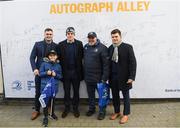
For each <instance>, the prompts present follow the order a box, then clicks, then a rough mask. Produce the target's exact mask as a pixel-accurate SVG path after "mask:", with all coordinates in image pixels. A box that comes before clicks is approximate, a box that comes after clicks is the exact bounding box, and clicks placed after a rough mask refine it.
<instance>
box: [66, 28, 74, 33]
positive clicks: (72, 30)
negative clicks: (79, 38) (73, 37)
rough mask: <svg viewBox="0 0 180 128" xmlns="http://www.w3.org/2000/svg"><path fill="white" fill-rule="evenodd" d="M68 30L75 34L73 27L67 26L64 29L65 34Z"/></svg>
mask: <svg viewBox="0 0 180 128" xmlns="http://www.w3.org/2000/svg"><path fill="white" fill-rule="evenodd" d="M68 32H72V33H74V34H75V29H74V28H73V27H68V28H67V29H66V34H67V33H68Z"/></svg>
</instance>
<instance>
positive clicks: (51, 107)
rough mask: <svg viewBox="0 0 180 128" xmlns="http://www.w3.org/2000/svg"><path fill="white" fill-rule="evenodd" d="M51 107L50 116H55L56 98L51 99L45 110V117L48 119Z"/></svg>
mask: <svg viewBox="0 0 180 128" xmlns="http://www.w3.org/2000/svg"><path fill="white" fill-rule="evenodd" d="M49 107H50V109H51V111H50V114H51V115H53V114H54V107H55V98H51V99H49V102H48V105H47V106H46V107H45V108H44V109H43V113H44V117H48V108H49Z"/></svg>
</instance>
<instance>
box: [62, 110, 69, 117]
mask: <svg viewBox="0 0 180 128" xmlns="http://www.w3.org/2000/svg"><path fill="white" fill-rule="evenodd" d="M68 113H69V110H65V111H64V112H63V113H62V115H61V116H62V118H65V117H66V116H67V115H68Z"/></svg>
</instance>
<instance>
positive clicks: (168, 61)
mask: <svg viewBox="0 0 180 128" xmlns="http://www.w3.org/2000/svg"><path fill="white" fill-rule="evenodd" d="M72 1H73V2H77V1H76V0H72ZM79 1H83V0H79ZM89 1H90V0H89ZM110 1H114V2H115V1H116V0H110ZM127 1H128V0H127ZM62 2H66V1H65V0H64V1H62ZM52 3H57V4H59V2H58V1H55V0H54V1H40V2H35V1H34V2H33V1H32V2H31V1H28V2H23V1H21V2H9V3H8V4H4V8H3V18H1V19H2V23H3V24H2V25H1V28H2V30H3V33H2V35H3V36H2V37H3V39H2V40H3V44H2V46H3V47H2V49H3V50H2V52H3V53H2V54H3V69H4V70H3V71H4V78H5V81H4V82H5V91H6V96H7V97H27V98H28V97H34V89H33V88H30V90H29V88H28V87H29V85H30V87H33V86H34V83H31V82H32V81H33V73H32V71H31V68H30V63H29V55H30V51H31V49H32V47H33V45H34V42H35V41H38V40H42V38H43V30H44V28H46V27H52V28H53V29H54V32H55V35H54V36H55V38H54V41H55V42H59V41H61V40H63V39H64V38H65V29H66V28H67V27H68V26H74V27H75V29H76V32H77V34H76V37H77V38H78V39H80V40H82V41H83V43H84V44H85V43H86V42H87V39H86V37H87V33H88V32H89V31H96V32H97V34H98V37H99V38H100V40H101V41H102V42H103V43H104V44H106V45H107V46H109V45H110V44H111V39H110V38H111V37H110V31H111V30H112V29H114V28H120V29H121V30H122V32H123V41H125V42H127V43H130V44H132V45H133V46H134V50H135V54H136V57H137V64H138V67H137V77H136V82H135V84H134V85H133V86H134V87H133V90H132V91H131V96H132V97H133V98H177V97H180V93H179V92H180V89H179V85H180V79H179V76H180V70H179V69H180V50H179V49H180V45H179V41H180V39H179V37H180V36H179V34H180V32H179V28H178V27H179V21H178V17H180V16H179V14H180V11H178V7H179V6H178V4H179V2H178V0H165V1H162V0H154V1H153V0H152V1H151V5H150V9H149V10H148V11H147V12H114V13H105V12H104V13H102V14H101V13H89V14H62V15H51V14H49V8H50V5H51V4H52ZM22 10H23V11H22ZM80 92H81V97H86V96H87V92H86V86H85V84H83V83H82V84H81V90H80ZM58 96H59V97H62V96H63V88H62V84H61V85H60V91H59V94H58Z"/></svg>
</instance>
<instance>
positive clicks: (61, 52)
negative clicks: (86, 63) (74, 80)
mask: <svg viewBox="0 0 180 128" xmlns="http://www.w3.org/2000/svg"><path fill="white" fill-rule="evenodd" d="M74 43H75V60H76V62H75V63H76V71H77V76H78V78H79V80H83V66H82V59H83V44H82V42H81V41H79V40H76V39H75V42H74ZM67 45H68V44H67V40H64V41H62V42H60V43H59V44H58V45H57V48H56V51H57V54H58V57H59V60H60V64H61V66H62V74H63V79H66V78H68V76H67V74H68V73H67V72H68V68H67V64H68V63H67V61H66V58H65V57H66V51H65V49H66V47H67Z"/></svg>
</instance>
